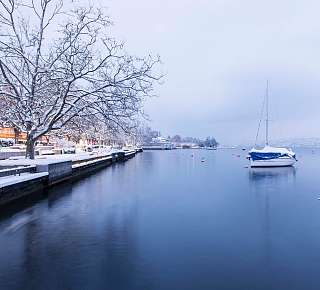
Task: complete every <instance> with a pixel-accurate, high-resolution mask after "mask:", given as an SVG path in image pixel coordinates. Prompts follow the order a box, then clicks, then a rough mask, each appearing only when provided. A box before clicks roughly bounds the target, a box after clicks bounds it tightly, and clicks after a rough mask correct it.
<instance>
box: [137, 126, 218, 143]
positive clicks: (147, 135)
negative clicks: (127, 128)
mask: <svg viewBox="0 0 320 290" xmlns="http://www.w3.org/2000/svg"><path fill="white" fill-rule="evenodd" d="M140 134H141V140H142V142H143V143H150V142H151V141H152V139H153V138H157V137H160V136H161V133H160V131H157V130H153V129H151V128H150V127H145V128H144V129H142V130H141V131H140ZM166 139H167V140H168V141H169V142H172V143H178V144H179V143H190V144H191V143H192V144H196V145H198V146H200V147H217V146H218V145H219V143H218V142H217V140H216V139H215V138H214V137H207V138H205V139H201V138H196V137H183V136H180V135H178V134H177V135H174V136H167V137H166Z"/></svg>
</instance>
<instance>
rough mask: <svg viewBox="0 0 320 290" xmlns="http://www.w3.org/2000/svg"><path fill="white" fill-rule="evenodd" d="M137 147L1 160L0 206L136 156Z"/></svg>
mask: <svg viewBox="0 0 320 290" xmlns="http://www.w3.org/2000/svg"><path fill="white" fill-rule="evenodd" d="M139 151H140V150H138V149H133V150H128V151H122V150H113V151H108V152H99V153H80V154H63V155H53V156H41V157H38V158H36V159H34V160H30V159H25V158H16V159H7V160H1V161H0V206H1V205H4V204H7V203H9V202H13V201H15V200H17V199H19V198H21V197H24V196H27V195H29V194H32V193H34V192H36V191H39V190H43V189H44V188H47V187H50V186H53V185H55V184H58V183H60V182H63V181H66V180H71V179H76V178H82V177H84V176H86V175H88V174H90V173H92V172H94V171H97V170H99V169H101V168H104V167H106V166H109V165H111V164H113V163H116V162H123V161H126V160H128V159H129V158H132V157H134V156H135V154H136V153H137V152H139Z"/></svg>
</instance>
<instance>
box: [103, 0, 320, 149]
mask: <svg viewBox="0 0 320 290" xmlns="http://www.w3.org/2000/svg"><path fill="white" fill-rule="evenodd" d="M102 4H103V5H104V6H105V7H107V8H108V12H109V14H110V16H111V18H112V20H113V22H114V26H113V28H112V31H113V32H114V34H115V35H116V36H117V37H119V38H120V39H121V40H123V41H124V42H125V43H126V46H127V49H128V50H129V51H130V52H132V53H135V54H138V55H146V54H149V53H151V54H159V55H160V57H161V59H162V62H163V65H162V69H163V71H164V73H165V74H166V76H165V78H164V83H163V85H161V86H158V87H156V89H155V93H156V94H157V95H158V96H159V97H157V98H151V99H150V100H148V101H147V103H146V108H145V111H146V113H147V114H148V115H149V116H150V119H151V120H152V122H151V123H150V126H151V127H152V128H153V129H155V130H159V131H161V133H162V134H163V135H164V136H166V135H174V134H180V135H182V136H193V137H202V138H203V137H206V136H209V135H210V136H214V137H216V139H217V140H218V141H219V142H220V143H222V144H246V143H252V142H254V139H255V135H256V131H257V127H258V122H259V118H260V112H261V106H262V101H263V96H264V93H265V87H266V81H267V80H269V82H270V91H269V92H270V119H271V124H270V139H271V141H272V140H278V139H287V138H305V137H318V136H320V135H319V129H318V128H317V126H315V124H317V123H318V122H319V121H320V117H319V116H318V112H317V107H318V104H319V102H318V101H317V99H318V82H319V79H320V75H319V72H318V65H317V63H316V62H315V59H316V57H317V53H318V50H319V48H320V39H319V37H317V35H316V33H315V32H316V31H318V30H319V29H320V23H319V21H318V20H317V11H318V10H319V8H320V4H319V3H317V2H316V1H307V2H305V1H297V2H295V3H292V1H288V0H287V1H282V2H281V3H278V2H277V1H274V0H273V1H269V2H268V3H262V2H259V3H258V2H257V1H249V0H246V1H207V0H201V1H174V2H170V1H160V0H156V1H147V0H137V1H134V2H128V1H125V0H117V1H114V0H108V1H106V2H103V3H102ZM260 139H261V140H263V136H261V138H260Z"/></svg>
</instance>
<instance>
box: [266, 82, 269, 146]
mask: <svg viewBox="0 0 320 290" xmlns="http://www.w3.org/2000/svg"><path fill="white" fill-rule="evenodd" d="M268 145H269V81H268V80H267V88H266V146H268Z"/></svg>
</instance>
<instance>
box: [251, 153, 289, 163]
mask: <svg viewBox="0 0 320 290" xmlns="http://www.w3.org/2000/svg"><path fill="white" fill-rule="evenodd" d="M249 156H250V158H251V159H252V160H253V161H255V160H271V159H277V158H279V157H285V156H287V157H294V156H290V155H289V154H286V153H274V152H272V153H271V152H250V153H249Z"/></svg>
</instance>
